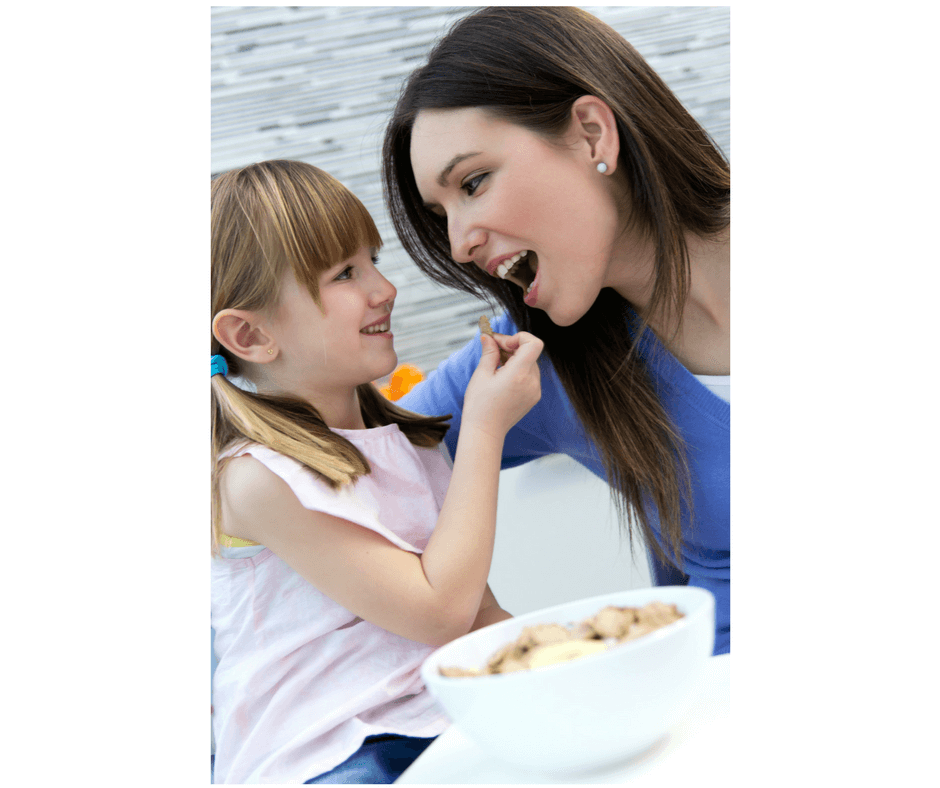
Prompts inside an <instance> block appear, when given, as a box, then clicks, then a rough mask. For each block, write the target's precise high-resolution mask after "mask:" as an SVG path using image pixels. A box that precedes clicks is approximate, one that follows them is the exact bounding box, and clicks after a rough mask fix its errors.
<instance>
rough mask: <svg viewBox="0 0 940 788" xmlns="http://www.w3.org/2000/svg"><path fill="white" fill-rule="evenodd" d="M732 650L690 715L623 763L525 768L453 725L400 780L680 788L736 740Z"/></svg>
mask: <svg viewBox="0 0 940 788" xmlns="http://www.w3.org/2000/svg"><path fill="white" fill-rule="evenodd" d="M730 723H731V655H730V654H723V655H721V656H718V657H712V658H711V659H710V660H709V662H708V666H707V670H706V671H705V674H704V676H703V678H702V683H701V685H700V688H699V692H698V694H697V697H696V700H695V701H694V703H693V705H692V707H691V708H690V709H689V711H688V712H687V713H686V715H685V717H684V718H683V719H682V720H681V721H680V722H678V723H677V724H676V726H675V727H674V728H673V729H672V730H671V731H670V732H669V733H667V734H666V735H665V736H664V737H663V738H662V739H660V740H659V741H658V742H657V743H656V744H654V745H653V746H652V747H651V748H650V749H649V750H647V751H646V752H645V753H642V754H641V755H638V756H636V757H635V758H632V759H631V760H629V761H626V762H624V763H622V764H618V765H616V766H614V767H611V768H608V769H605V770H603V771H594V772H589V773H581V774H573V775H572V774H562V775H552V774H543V773H534V772H527V771H522V770H521V769H519V767H515V766H511V765H508V764H504V763H501V762H499V761H497V760H495V759H494V758H493V757H492V756H490V755H487V754H486V753H485V752H483V751H482V750H481V749H480V748H479V747H477V746H476V745H475V744H474V743H473V742H471V741H470V740H469V739H467V738H465V737H464V736H463V735H462V734H461V733H460V731H458V730H457V728H456V727H454V726H451V727H450V728H448V729H447V730H446V731H444V733H442V734H441V735H440V736H439V737H438V738H437V739H436V740H435V742H434V743H433V744H432V745H431V746H430V747H428V748H427V749H426V750H425V751H424V752H423V753H422V754H421V756H420V757H419V758H418V759H417V760H416V761H415V762H414V763H413V764H412V765H411V766H410V767H409V768H408V769H407V770H406V771H405V772H404V774H402V776H401V777H399V778H398V779H397V780H396V781H395V782H396V784H402V785H425V784H434V783H445V784H458V785H502V784H507V783H508V784H523V785H525V784H530V785H531V784H537V785H592V784H624V783H627V784H629V785H631V786H638V787H639V786H642V788H651V787H652V786H663V787H664V788H675V786H677V785H688V784H689V783H690V782H691V781H692V780H695V779H700V778H701V775H702V768H703V765H705V764H708V763H716V762H717V763H720V762H722V760H723V759H724V756H726V755H728V753H729V748H730V746H731V735H730Z"/></svg>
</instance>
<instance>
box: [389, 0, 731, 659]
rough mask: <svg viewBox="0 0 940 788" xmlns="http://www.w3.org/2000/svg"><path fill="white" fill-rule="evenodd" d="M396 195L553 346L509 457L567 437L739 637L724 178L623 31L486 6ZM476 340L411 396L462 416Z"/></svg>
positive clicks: (451, 262) (402, 122) (667, 569)
mask: <svg viewBox="0 0 940 788" xmlns="http://www.w3.org/2000/svg"><path fill="white" fill-rule="evenodd" d="M383 178H384V184H385V189H386V198H387V201H388V204H389V210H390V212H391V215H392V219H393V222H394V224H395V228H396V230H397V232H398V234H399V236H400V237H401V239H402V243H403V245H404V247H405V249H406V250H407V251H408V253H409V254H410V255H411V256H412V257H413V258H414V260H415V261H416V262H417V264H418V265H419V266H420V267H421V268H422V269H423V270H424V271H425V272H426V273H427V274H428V275H429V276H431V277H432V278H433V279H435V280H436V281H438V282H441V283H443V284H445V285H448V286H451V287H455V288H458V289H460V290H464V291H466V292H469V293H473V294H476V295H478V296H480V297H483V298H487V299H489V300H494V299H495V300H496V301H497V302H499V304H501V305H502V307H503V308H504V309H505V311H506V315H504V316H503V317H501V318H500V319H499V320H497V321H496V323H495V325H494V328H495V330H496V331H497V332H500V333H503V334H514V333H516V332H517V330H524V331H528V332H530V333H532V334H534V335H536V336H538V337H539V338H541V339H542V340H543V341H544V343H545V352H544V355H543V357H545V356H547V362H546V363H545V368H544V369H543V383H542V386H543V394H542V399H541V402H540V403H539V405H538V406H536V407H535V408H533V409H532V410H531V411H530V412H529V413H528V415H527V416H526V417H525V418H524V419H522V420H521V421H520V422H519V423H518V424H517V425H516V426H515V427H514V428H513V430H511V431H510V433H509V435H508V436H507V438H506V442H505V446H504V451H503V467H504V468H506V467H512V466H514V465H518V464H519V463H522V462H526V461H528V460H531V459H534V458H536V457H539V456H542V455H544V454H549V453H557V452H562V453H566V454H569V455H570V456H572V457H573V458H575V459H576V460H578V461H579V462H581V463H582V464H584V465H585V466H586V467H588V468H589V469H591V470H592V471H593V472H595V473H596V474H598V475H599V476H601V477H602V478H606V479H607V480H608V482H609V483H610V485H611V487H612V489H613V490H614V493H615V496H614V497H615V501H616V502H617V504H618V508H619V509H620V512H621V514H622V516H623V519H624V520H625V521H626V522H627V523H628V525H629V526H631V533H632V526H633V525H638V526H639V528H640V530H641V532H642V534H643V536H644V537H645V539H646V541H647V544H648V545H649V546H650V550H651V562H652V569H653V574H654V579H655V582H656V583H657V584H660V585H662V584H674V583H690V584H693V585H697V586H701V587H703V588H707V589H708V590H710V591H711V592H712V593H714V594H715V597H716V602H717V621H716V643H715V653H725V652H728V651H729V650H730V610H729V608H730V569H731V553H730V539H729V486H730V484H729V453H730V446H729V429H730V418H731V412H730V404H729V401H728V399H729V396H728V390H729V389H730V284H729V273H730V175H729V167H728V164H727V162H726V160H725V159H724V157H723V156H722V154H721V152H720V151H719V150H718V149H717V147H716V146H715V144H714V143H713V141H712V140H711V138H710V137H709V136H708V135H707V133H706V132H705V131H704V130H703V129H702V128H701V127H700V125H699V124H698V123H697V122H696V121H695V120H694V119H693V118H692V117H691V115H690V114H689V113H688V112H687V111H686V110H685V109H684V108H683V107H682V105H681V104H680V102H679V101H678V100H677V99H676V97H675V96H674V95H673V94H672V93H671V91H670V90H669V89H668V88H667V87H666V85H665V84H664V83H663V81H662V80H661V79H660V78H659V77H658V76H657V75H656V73H655V72H654V71H653V70H652V69H651V68H650V67H649V65H648V64H647V63H646V62H645V61H644V60H643V58H642V57H641V56H640V55H639V54H638V53H637V52H636V50H634V49H633V47H631V46H630V44H629V43H627V42H626V41H625V40H624V39H623V38H622V37H621V36H620V35H618V34H617V33H616V32H615V31H613V30H612V29H611V28H610V27H608V26H607V25H605V24H603V23H602V22H600V21H599V20H597V19H596V18H594V17H592V16H591V15H590V14H587V13H586V12H584V11H581V10H579V9H576V8H559V7H513V8H485V9H481V10H479V11H478V12H475V13H473V14H471V15H470V16H468V17H466V18H465V19H463V20H462V21H461V22H459V23H458V24H457V25H456V26H455V27H454V28H453V29H452V30H451V32H450V33H449V34H448V35H446V36H445V37H444V39H443V40H442V41H441V42H440V43H439V44H438V45H437V46H436V47H435V48H434V50H433V51H432V52H431V54H430V56H429V60H428V63H427V65H425V66H424V67H422V68H420V69H418V70H417V71H415V72H414V73H413V74H412V75H411V77H410V78H409V79H408V81H407V83H406V85H405V87H404V89H403V91H402V95H401V97H400V99H399V101H398V104H397V105H396V108H395V111H394V113H393V117H392V119H391V121H390V123H389V126H388V129H387V130H386V135H385V142H384V150H383ZM478 356H479V349H478V348H477V347H475V346H474V343H470V344H469V345H468V346H467V347H465V348H464V349H463V350H461V351H458V352H457V353H456V354H455V355H454V356H453V357H451V358H450V359H448V360H447V361H445V362H444V363H443V364H442V365H441V366H440V367H439V368H438V370H437V371H436V373H435V374H434V375H432V376H431V377H430V378H429V379H428V381H426V382H425V383H423V384H421V385H419V386H418V387H417V388H416V389H414V390H413V391H412V393H411V394H409V395H408V396H407V397H406V398H404V399H403V400H401V401H400V404H402V405H403V407H406V408H408V409H409V410H412V411H416V412H419V413H426V414H442V413H452V414H453V419H452V422H451V426H452V429H451V430H450V432H449V434H448V437H447V441H448V443H450V444H452V445H453V443H454V441H456V436H457V434H458V433H459V429H460V422H461V420H460V416H461V408H462V403H463V391H464V388H465V386H466V383H467V380H468V379H469V376H470V374H471V373H472V371H473V369H474V368H475V363H476V361H475V360H476V358H477V357H478Z"/></svg>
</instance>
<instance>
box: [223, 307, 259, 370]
mask: <svg viewBox="0 0 940 788" xmlns="http://www.w3.org/2000/svg"><path fill="white" fill-rule="evenodd" d="M212 333H213V335H214V336H215V338H216V339H217V340H219V342H220V343H221V344H222V346H223V347H225V348H226V349H227V350H228V351H230V352H231V353H233V354H234V355H236V356H238V358H241V359H244V360H245V361H252V362H254V363H255V364H265V363H267V362H268V361H272V360H273V359H274V354H273V352H272V353H269V352H268V351H269V350H271V351H273V349H274V338H273V337H272V336H271V335H270V334H268V333H267V330H266V329H265V324H264V322H263V321H262V320H261V319H260V317H259V315H258V314H257V313H256V312H249V311H247V310H244V309H223V310H222V311H221V312H219V314H217V315H216V316H215V318H214V319H213V321H212Z"/></svg>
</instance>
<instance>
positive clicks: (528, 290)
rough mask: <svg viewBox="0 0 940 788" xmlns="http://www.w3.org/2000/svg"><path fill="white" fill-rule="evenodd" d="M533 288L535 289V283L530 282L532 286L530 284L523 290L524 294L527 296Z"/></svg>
mask: <svg viewBox="0 0 940 788" xmlns="http://www.w3.org/2000/svg"><path fill="white" fill-rule="evenodd" d="M533 287H535V282H532V284H530V285H529V286H528V287H527V288H526V289H525V294H526V295H528V294H529V293H531V292H532V288H533Z"/></svg>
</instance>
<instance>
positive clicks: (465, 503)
mask: <svg viewBox="0 0 940 788" xmlns="http://www.w3.org/2000/svg"><path fill="white" fill-rule="evenodd" d="M517 337H518V340H517V342H516V343H513V344H515V345H516V347H515V348H513V349H514V350H515V352H514V355H513V357H512V358H511V359H509V361H508V362H507V363H506V364H505V365H504V366H503V367H501V368H500V369H498V370H497V369H496V363H497V359H498V356H499V354H498V349H497V346H496V343H495V342H494V341H493V340H492V339H491V338H489V337H486V338H485V339H484V342H485V345H484V346H485V348H486V350H485V352H484V353H483V356H482V358H481V362H480V365H479V367H478V368H477V371H476V372H475V373H474V375H473V377H472V378H471V381H470V384H469V386H468V388H467V396H466V399H465V404H464V413H463V429H462V430H461V432H460V438H459V440H458V443H457V452H456V456H455V458H454V468H453V473H452V475H451V481H450V485H449V487H448V491H447V495H446V497H445V499H444V504H443V507H442V508H441V512H440V516H439V517H438V521H437V526H436V528H435V530H434V533H433V534H432V535H431V539H430V540H429V542H428V544H427V547H426V548H425V551H424V552H423V553H422V554H421V555H416V554H414V553H411V552H408V551H406V550H402V549H400V548H398V547H396V546H395V545H393V544H392V543H391V542H389V541H388V540H386V539H385V538H384V537H382V536H380V535H379V534H377V533H375V532H374V531H371V530H369V529H367V528H364V527H362V526H359V525H356V524H354V523H351V522H349V521H347V520H342V519H339V518H336V517H332V516H330V515H327V514H324V513H323V512H316V511H311V510H309V509H306V508H305V507H304V506H303V505H302V504H301V503H300V501H298V500H297V497H296V496H295V495H294V494H293V492H292V491H291V489H290V487H289V486H288V485H287V483H286V482H284V481H283V480H282V479H281V478H280V477H278V476H277V475H276V474H274V473H272V472H271V471H269V470H268V469H267V468H266V467H265V466H264V465H262V464H261V463H260V462H258V461H257V460H255V459H254V458H253V457H250V456H244V457H238V458H235V459H233V460H231V461H230V462H229V463H228V464H227V465H226V469H225V472H224V473H223V477H222V484H221V493H222V518H223V528H224V530H225V532H226V533H228V534H230V535H231V536H237V537H241V538H243V539H249V540H252V541H255V542H259V543H261V544H263V545H265V546H266V547H268V548H269V549H270V550H272V551H273V552H274V553H275V554H276V555H278V556H279V557H280V558H281V559H283V560H284V561H285V562H286V563H287V564H288V565H289V566H290V567H291V568H292V569H294V570H295V571H296V572H298V574H300V575H301V576H302V577H304V578H305V579H306V580H307V581H308V582H310V583H311V584H312V585H314V586H315V587H316V588H318V589H319V590H320V591H322V592H323V593H324V594H326V595H327V596H329V597H330V598H331V599H333V600H334V601H336V602H337V603H339V604H340V605H342V606H343V607H345V608H346V609H347V610H349V611H351V612H353V613H355V614H356V615H358V616H360V617H361V618H363V619H365V620H366V621H370V622H372V623H374V624H376V625H378V626H381V627H383V628H384V629H387V630H389V631H391V632H395V633H397V634H399V635H402V636H403V637H407V638H409V639H411V640H417V641H420V642H424V643H428V644H431V645H441V644H443V643H447V642H448V641H450V640H453V639H454V638H455V637H459V636H460V635H463V634H465V633H466V632H469V631H470V629H471V627H473V626H474V624H475V622H476V621H477V617H478V613H480V612H481V606H482V602H483V595H484V590H485V588H486V578H487V575H488V574H489V568H490V561H491V559H492V555H493V542H494V537H495V527H496V493H497V487H498V482H499V467H500V457H501V453H502V446H503V440H504V438H505V435H506V432H507V431H508V430H509V428H510V427H511V426H512V425H513V424H514V423H515V422H516V421H518V420H519V418H521V417H522V415H524V414H525V412H526V411H528V410H529V408H530V407H532V405H533V404H535V402H537V401H538V398H539V396H540V386H539V372H538V365H537V359H538V355H539V353H540V352H541V349H542V343H541V342H540V341H539V340H538V339H536V338H535V337H532V336H531V335H528V334H519V335H517ZM494 601H495V600H494ZM486 607H489V606H486ZM493 612H494V611H490V614H492V613H493Z"/></svg>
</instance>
